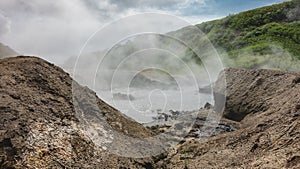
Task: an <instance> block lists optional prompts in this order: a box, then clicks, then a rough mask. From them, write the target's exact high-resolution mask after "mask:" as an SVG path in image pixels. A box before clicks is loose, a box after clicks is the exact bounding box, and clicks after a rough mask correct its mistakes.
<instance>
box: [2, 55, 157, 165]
mask: <svg viewBox="0 0 300 169" xmlns="http://www.w3.org/2000/svg"><path fill="white" fill-rule="evenodd" d="M72 83H73V87H74V88H76V89H77V91H76V92H79V94H78V93H77V95H76V96H75V97H74V98H73V95H72V92H73V91H72ZM90 96H94V98H96V102H97V107H98V108H94V107H93V105H89V104H90V102H92V101H91V100H89V97H90ZM0 98H1V102H0V124H1V125H0V154H1V155H0V168H10V167H12V168H14V167H16V168H45V167H50V168H51V167H53V168H88V167H90V168H119V167H130V168H140V167H139V165H138V164H135V163H136V162H135V160H132V159H129V158H120V157H118V156H116V155H111V154H109V153H108V152H107V151H105V150H104V149H103V148H101V147H97V146H96V145H95V144H94V143H93V142H92V141H91V140H90V138H89V137H87V136H86V135H85V133H86V132H85V130H84V128H85V127H86V126H83V123H80V121H79V119H78V117H77V116H76V114H75V109H74V107H75V106H78V105H79V104H84V105H85V108H86V110H80V111H83V113H84V114H85V115H88V116H90V117H92V116H93V115H98V116H99V115H102V116H103V117H104V118H105V119H106V121H107V122H108V124H109V125H110V126H112V128H114V129H115V130H116V131H119V132H121V133H124V134H125V135H129V136H133V137H139V138H143V137H148V136H151V135H152V132H150V131H149V130H147V129H146V128H144V127H143V126H142V125H140V124H138V123H136V122H134V121H133V120H131V119H129V118H127V117H125V116H124V115H122V114H121V113H120V112H118V111H117V110H116V109H114V108H112V107H110V106H109V105H107V104H106V103H104V102H103V101H102V100H100V99H98V98H97V97H96V95H95V93H94V92H92V91H90V90H89V89H88V88H85V87H81V86H80V85H78V84H77V83H76V82H73V80H72V79H71V77H70V76H69V75H68V74H67V73H65V72H64V71H63V70H62V69H60V68H59V67H56V66H54V65H53V64H50V63H48V62H46V61H44V60H42V59H39V58H35V57H16V58H4V59H1V60H0ZM98 126H100V127H102V128H103V129H105V127H106V126H105V124H102V123H98ZM103 129H102V130H103ZM103 142H105V137H104V136H103Z"/></svg>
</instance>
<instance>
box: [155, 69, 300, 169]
mask: <svg viewBox="0 0 300 169" xmlns="http://www.w3.org/2000/svg"><path fill="white" fill-rule="evenodd" d="M225 75H226V76H225ZM225 77H226V85H221V86H216V87H215V91H214V92H216V94H217V95H222V94H225V95H224V96H225V97H223V98H226V102H225V112H224V117H225V118H224V119H223V120H226V119H227V120H229V121H230V120H233V121H231V122H234V121H235V123H236V125H237V126H238V130H236V131H233V132H230V133H223V134H220V135H217V136H215V137H211V138H207V139H201V140H197V139H193V140H188V141H186V142H184V143H183V144H182V145H180V146H179V147H178V148H177V149H176V150H174V152H172V153H169V154H168V155H167V156H165V157H164V159H162V160H161V161H160V162H158V163H157V164H158V167H161V168H163V167H165V168H172V169H173V168H195V169H196V168H299V167H300V161H299V159H300V158H299V157H300V154H299V152H300V83H299V82H300V81H299V79H300V78H299V77H300V74H299V73H289V72H281V71H273V70H240V69H226V70H225V71H224V72H223V73H222V74H221V76H220V78H219V80H218V81H219V82H220V81H221V82H222V81H223V80H222V78H225ZM216 84H217V85H218V82H217V83H216ZM217 92H219V93H217ZM219 98H222V97H219Z"/></svg>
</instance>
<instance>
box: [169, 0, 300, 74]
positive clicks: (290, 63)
mask: <svg viewBox="0 0 300 169" xmlns="http://www.w3.org/2000/svg"><path fill="white" fill-rule="evenodd" d="M197 27H198V28H200V29H201V30H202V31H203V32H204V33H205V34H206V35H207V37H208V39H209V40H210V41H211V43H212V44H213V45H214V46H215V47H216V48H217V50H218V51H219V53H220V54H221V56H222V58H223V60H224V62H225V65H226V66H229V67H241V68H274V69H284V70H294V71H299V70H300V66H299V65H300V63H299V62H300V61H299V59H300V0H292V1H288V2H284V3H281V4H275V5H272V6H267V7H262V8H258V9H254V10H250V11H246V12H242V13H240V14H237V15H229V16H227V17H225V18H223V19H220V20H214V21H209V22H205V23H202V24H199V25H197ZM192 33H193V32H191V31H188V30H187V29H186V30H185V29H181V30H179V31H177V32H175V33H173V34H174V35H179V36H185V35H187V34H189V36H191V34H192ZM190 39H192V38H190ZM194 43H195V45H196V46H201V45H202V42H201V41H198V42H194ZM275 61H276V62H278V63H274V62H275ZM198 63H199V62H198ZM279 63H280V64H279Z"/></svg>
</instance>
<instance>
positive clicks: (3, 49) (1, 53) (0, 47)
mask: <svg viewBox="0 0 300 169" xmlns="http://www.w3.org/2000/svg"><path fill="white" fill-rule="evenodd" d="M17 55H18V53H17V52H15V51H14V50H13V49H11V48H10V47H8V46H5V45H4V44H2V43H0V58H4V57H9V56H17Z"/></svg>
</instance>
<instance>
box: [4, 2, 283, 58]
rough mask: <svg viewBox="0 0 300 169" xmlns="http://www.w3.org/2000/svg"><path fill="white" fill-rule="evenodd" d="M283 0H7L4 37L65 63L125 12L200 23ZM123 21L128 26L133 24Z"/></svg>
mask: <svg viewBox="0 0 300 169" xmlns="http://www.w3.org/2000/svg"><path fill="white" fill-rule="evenodd" d="M283 1H284V0H43V1H41V0H1V1H0V42H1V43H4V44H5V45H8V46H10V47H11V48H13V49H14V50H16V51H17V52H18V53H20V54H24V55H35V56H40V57H42V58H44V59H46V60H48V61H50V62H54V63H62V62H64V61H65V60H66V59H67V58H68V57H70V56H76V55H78V53H79V52H80V50H81V48H82V46H83V45H84V44H85V42H86V41H87V40H88V38H89V37H90V36H91V35H92V34H93V33H94V32H95V31H97V30H99V29H100V28H101V27H103V26H105V25H108V24H110V23H111V22H115V21H116V20H120V19H122V18H124V17H128V16H132V15H136V14H142V13H149V12H151V13H160V14H167V15H172V16H176V17H178V18H180V19H183V20H185V21H187V22H188V23H190V24H198V23H201V22H204V21H209V20H214V19H218V18H222V17H225V16H227V15H229V14H235V13H239V12H241V11H245V10H249V9H254V8H257V7H262V6H267V5H271V4H275V3H280V2H283ZM159 19H160V18H159V17H158V18H157V20H159ZM140 21H141V20H140ZM138 23H139V21H138V20H137V21H136V24H137V25H139V24H138ZM160 24H162V25H160V26H162V27H163V26H164V25H163V24H165V25H166V27H167V26H169V25H168V24H169V23H167V22H165V23H163V22H162V23H160ZM122 26H124V29H126V26H127V25H126V24H124V25H122ZM153 26H155V25H153ZM170 29H171V27H170ZM172 29H176V28H174V27H172ZM170 31H171V30H170ZM107 38H109V36H108V37H107ZM102 41H105V39H102Z"/></svg>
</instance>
